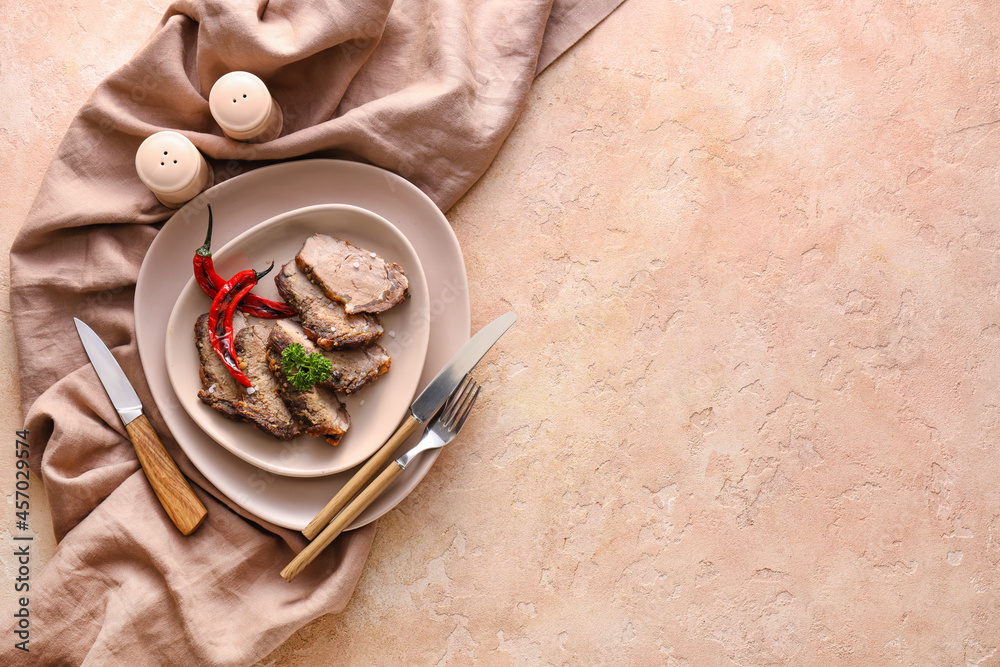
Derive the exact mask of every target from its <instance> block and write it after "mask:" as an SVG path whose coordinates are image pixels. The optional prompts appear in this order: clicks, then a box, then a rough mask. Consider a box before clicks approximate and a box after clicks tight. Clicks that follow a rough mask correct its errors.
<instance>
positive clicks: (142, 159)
mask: <svg viewBox="0 0 1000 667" xmlns="http://www.w3.org/2000/svg"><path fill="white" fill-rule="evenodd" d="M135 170H136V172H137V173H138V174H139V178H140V180H142V182H143V183H145V184H146V187H148V188H149V189H150V190H152V191H153V194H154V195H156V198H157V199H159V200H160V202H161V203H162V204H164V205H165V206H169V207H170V208H180V206H181V205H182V204H184V202H186V201H188V200H190V199H193V198H194V197H195V196H196V195H197V194H198V193H199V192H201V191H202V190H204V189H205V188H207V187H208V186H210V185H212V180H213V173H212V167H211V166H209V164H208V163H207V162H206V161H205V158H204V156H203V155H202V154H201V152H200V151H199V150H198V149H197V148H196V147H195V145H194V144H192V143H191V140H190V139H188V138H187V137H185V136H184V135H183V134H180V133H178V132H172V131H170V130H165V131H163V132H157V133H156V134H152V135H150V136H148V137H146V139H145V141H143V142H142V144H140V145H139V150H138V151H136V154H135Z"/></svg>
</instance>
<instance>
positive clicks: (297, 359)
mask: <svg viewBox="0 0 1000 667" xmlns="http://www.w3.org/2000/svg"><path fill="white" fill-rule="evenodd" d="M281 367H282V368H283V369H284V370H285V375H287V376H288V381H289V382H290V383H291V384H292V386H293V387H295V388H296V389H298V390H299V391H308V390H309V389H310V388H311V387H312V386H313V385H314V384H316V383H317V382H322V381H323V380H326V379H327V378H328V377H330V374H331V373H332V372H333V364H331V363H330V360H329V359H327V358H326V357H324V356H323V355H322V354H320V353H319V352H313V353H311V354H306V350H305V348H304V347H302V345H301V344H300V343H292V344H291V345H289V346H287V347H286V348H285V349H284V350H282V351H281Z"/></svg>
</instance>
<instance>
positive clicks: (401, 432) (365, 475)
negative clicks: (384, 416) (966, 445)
mask: <svg viewBox="0 0 1000 667" xmlns="http://www.w3.org/2000/svg"><path fill="white" fill-rule="evenodd" d="M419 425H420V422H418V421H417V420H416V419H415V418H414V417H413V415H407V417H406V421H404V422H403V423H402V424H401V425H400V427H399V428H398V429H396V432H395V433H393V434H392V437H391V438H389V440H388V441H387V442H386V443H385V444H384V445H382V449H380V450H378V451H377V452H375V454H374V455H373V456H372V457H371V458H370V459H368V462H367V463H365V465H364V466H363V467H362V468H361V470H359V471H358V472H357V473H356V474H355V475H354V477H351V479H350V480H348V482H347V484H345V485H344V488H342V489H341V490H340V491H338V492H337V495H335V496H334V497H333V500H331V501H330V502H328V503H327V504H326V507H324V508H323V509H322V510H320V512H319V514H317V515H316V516H315V517H314V518H313V520H312V521H310V522H309V525H308V526H306V527H305V528H304V529H303V530H302V534H303V535H305V536H306V537H308V538H309V539H310V540H311V539H314V538H315V537H316V536H317V535H319V533H320V531H321V530H323V528H324V527H325V526H326V525H327V524H328V523H330V521H331V520H332V519H333V517H335V516H336V515H337V512H339V511H340V509H341V508H342V507H344V505H346V504H347V502H348V501H349V500H350V499H351V498H353V497H354V496H355V494H356V493H357V492H358V491H360V490H361V487H363V486H364V485H365V483H366V482H367V481H368V480H370V479H371V478H372V477H373V476H374V475H375V473H377V472H378V471H379V469H380V468H382V466H384V465H385V464H386V463H388V462H389V460H390V459H391V458H392V455H393V454H394V453H395V451H396V448H397V447H399V445H400V444H402V442H403V441H404V440H406V439H407V438H409V437H410V434H411V433H413V431H414V430H416V428H417V426H419ZM397 467H398V466H397Z"/></svg>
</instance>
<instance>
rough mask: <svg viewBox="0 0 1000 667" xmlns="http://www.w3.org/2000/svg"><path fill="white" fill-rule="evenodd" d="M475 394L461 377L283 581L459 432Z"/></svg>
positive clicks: (471, 383)
mask: <svg viewBox="0 0 1000 667" xmlns="http://www.w3.org/2000/svg"><path fill="white" fill-rule="evenodd" d="M477 398H479V385H478V384H476V381H475V380H473V379H472V377H471V376H466V378H465V380H463V381H462V383H461V384H460V385H459V386H458V388H457V389H456V390H455V392H454V393H453V394H452V395H451V397H450V398H449V399H448V401H447V402H446V403H445V404H444V406H443V407H442V408H441V413H440V414H439V415H438V416H437V417H435V418H434V419H433V420H432V421H431V423H430V425H429V426H428V427H427V430H426V431H425V432H424V437H423V438H421V439H420V442H419V443H417V445H416V446H415V447H413V449H411V450H410V451H408V452H406V453H405V454H403V455H402V456H400V457H399V458H398V459H396V460H395V461H393V462H392V463H390V464H389V466H388V467H387V468H386V469H385V470H383V471H382V473H381V474H380V475H379V476H378V477H376V478H375V481H373V482H372V483H371V484H369V485H368V486H367V487H366V488H365V489H364V490H363V491H362V492H361V493H360V494H358V496H357V497H356V498H355V499H354V500H352V501H351V502H350V504H348V505H347V507H345V508H344V510H343V511H342V512H341V513H340V514H338V515H337V517H336V518H335V519H334V520H333V521H331V522H330V523H329V524H327V526H326V527H325V528H324V529H323V530H322V532H320V534H319V536H318V537H317V538H316V539H315V540H313V541H312V542H310V543H309V544H308V545H306V548H305V549H303V550H302V551H300V552H299V554H298V555H297V556H296V557H295V558H294V559H292V561H291V562H290V563H289V564H288V565H287V566H286V567H285V569H283V570H282V571H281V577H282V578H283V579H284V580H285V581H292V580H293V579H295V577H296V576H298V574H299V573H300V572H302V570H303V569H304V568H305V567H306V566H307V565H309V563H311V562H312V561H313V560H314V559H315V558H316V556H318V555H319V554H320V553H322V551H323V549H325V548H326V547H327V546H329V544H330V543H331V542H333V541H334V540H335V539H336V538H337V536H338V535H340V534H341V533H342V532H343V531H344V528H346V527H347V526H349V525H350V524H351V522H352V521H354V519H356V518H357V516H358V515H359V514H361V513H362V512H363V511H364V510H365V508H367V507H368V506H369V505H371V504H372V502H373V501H374V500H375V499H376V498H378V497H379V495H381V493H382V492H383V491H385V489H386V488H387V487H388V486H389V485H390V484H391V483H392V481H393V480H394V479H396V477H398V476H399V473H401V472H403V470H404V469H406V466H407V465H408V464H409V463H410V461H412V460H413V458H414V457H416V456H417V455H418V454H420V453H421V452H425V451H427V450H429V449H438V448H440V447H444V446H445V445H447V444H448V443H449V442H451V441H452V440H454V438H455V436H456V435H458V432H459V431H460V430H462V426H464V425H465V420H466V419H468V418H469V413H470V412H471V411H472V406H473V405H475V403H476V399H477ZM390 451H391V450H390ZM359 474H360V473H359ZM366 479H367V478H366ZM363 483H364V482H362V484H363Z"/></svg>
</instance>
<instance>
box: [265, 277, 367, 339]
mask: <svg viewBox="0 0 1000 667" xmlns="http://www.w3.org/2000/svg"><path fill="white" fill-rule="evenodd" d="M274 284H275V285H277V287H278V293H279V294H281V298H283V299H284V300H285V301H286V302H288V305H290V306H291V307H292V308H294V309H295V311H296V312H298V314H299V319H300V320H301V321H302V327H303V329H305V331H306V334H308V336H309V337H310V338H311V339H313V340H314V341H316V344H317V345H319V346H320V347H321V348H323V349H324V350H333V349H337V348H345V347H357V346H359V345H367V344H368V343H370V342H372V341H373V340H375V339H376V338H378V337H379V336H381V335H382V324H381V323H380V322H379V321H378V316H377V315H371V314H369V313H356V314H353V315H349V314H347V312H346V311H345V310H344V306H343V304H341V303H339V302H337V301H334V300H333V299H331V298H330V297H328V296H327V295H326V294H325V293H324V292H323V290H322V288H320V287H319V286H318V285H315V284H313V283H312V281H310V280H309V278H307V277H306V275H305V274H304V273H302V271H300V270H299V268H298V266H297V265H296V264H295V262H294V261H292V262H288V263H287V264H285V265H284V266H283V267H281V271H280V272H279V273H278V275H276V276H275V277H274Z"/></svg>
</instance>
